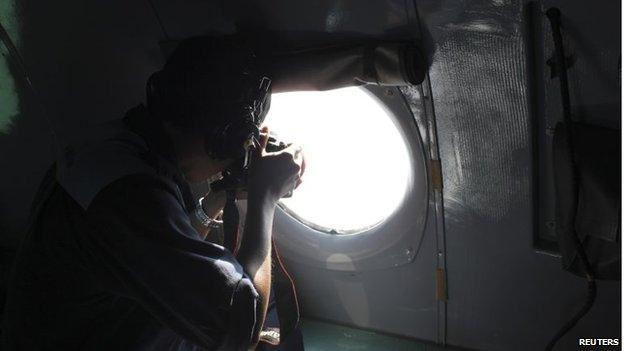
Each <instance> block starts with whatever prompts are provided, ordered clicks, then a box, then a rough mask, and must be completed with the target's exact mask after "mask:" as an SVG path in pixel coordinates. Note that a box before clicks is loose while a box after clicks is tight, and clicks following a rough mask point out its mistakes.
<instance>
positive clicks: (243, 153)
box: [146, 53, 271, 167]
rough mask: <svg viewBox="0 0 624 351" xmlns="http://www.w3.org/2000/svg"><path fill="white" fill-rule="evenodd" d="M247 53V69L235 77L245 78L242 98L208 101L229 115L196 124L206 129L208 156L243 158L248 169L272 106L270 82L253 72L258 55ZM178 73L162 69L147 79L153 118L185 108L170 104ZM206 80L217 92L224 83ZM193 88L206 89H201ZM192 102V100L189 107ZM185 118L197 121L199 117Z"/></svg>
mask: <svg viewBox="0 0 624 351" xmlns="http://www.w3.org/2000/svg"><path fill="white" fill-rule="evenodd" d="M247 54H248V56H249V57H246V58H245V67H242V69H241V76H240V77H233V78H241V77H242V80H241V81H242V82H243V83H241V84H240V86H241V89H242V90H243V91H242V94H241V95H240V97H238V98H233V99H230V100H226V101H218V100H217V99H212V100H214V101H209V102H208V103H209V104H212V106H214V108H211V111H213V113H218V114H224V115H226V116H224V117H222V118H214V120H213V121H211V120H210V116H206V120H207V123H198V124H197V127H198V128H202V129H205V131H201V130H200V132H203V133H205V139H204V147H205V151H206V153H207V154H208V155H210V156H211V157H213V158H216V159H236V160H239V159H242V160H243V162H244V167H247V166H248V162H249V156H250V152H251V151H252V149H253V146H254V145H255V144H254V139H255V140H257V139H258V138H259V135H260V130H259V127H260V124H261V123H262V122H263V121H264V118H265V117H266V114H267V113H268V111H269V108H270V105H271V79H270V78H268V77H267V76H264V75H261V74H257V72H256V71H257V70H256V69H254V68H255V62H254V61H255V55H254V54H253V53H247ZM223 64H224V65H227V64H228V62H223ZM176 73H177V72H176V71H175V70H172V69H168V68H167V66H165V68H164V69H163V70H161V71H158V72H155V73H154V74H152V75H151V76H150V78H149V79H148V82H147V91H146V95H147V105H148V108H149V110H150V113H151V114H152V115H156V116H158V115H161V116H162V115H163V114H171V113H179V112H178V111H175V110H174V109H175V108H179V109H182V110H184V106H175V107H173V106H170V105H168V104H167V101H168V99H167V96H166V94H167V93H168V92H167V91H166V89H167V85H170V84H172V82H173V79H174V78H175V76H174V75H175V74H176ZM204 81H205V84H206V90H209V89H208V85H212V86H211V88H212V89H214V85H215V84H224V83H221V82H218V81H216V79H212V77H206V79H204V80H203V81H202V84H204ZM178 83H179V82H178ZM193 88H195V89H203V87H202V86H197V87H193ZM187 89H188V88H187ZM183 90H184V89H183ZM187 91H188V90H187ZM183 100H184V97H182V98H181V99H179V101H177V102H176V104H178V105H183V104H184V102H183ZM192 103H193V102H192V101H189V104H192ZM191 113H193V112H191ZM184 117H186V118H193V120H198V119H197V118H196V117H188V116H183V118H184Z"/></svg>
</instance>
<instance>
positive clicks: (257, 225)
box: [237, 196, 275, 338]
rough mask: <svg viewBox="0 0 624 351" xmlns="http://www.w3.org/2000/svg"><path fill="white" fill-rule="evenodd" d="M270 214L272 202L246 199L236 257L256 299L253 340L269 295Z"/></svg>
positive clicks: (263, 199)
mask: <svg viewBox="0 0 624 351" xmlns="http://www.w3.org/2000/svg"><path fill="white" fill-rule="evenodd" d="M274 213H275V201H270V200H268V199H267V197H262V196H257V197H256V196H252V197H250V198H249V200H248V205H247V215H246V222H245V231H244V233H243V239H242V241H241V245H240V249H239V252H238V257H237V259H238V261H239V263H240V264H241V266H242V267H243V269H244V270H245V272H247V274H248V275H249V277H250V278H251V279H252V281H253V283H254V286H255V288H256V291H257V292H258V295H259V296H260V303H259V304H258V310H257V311H256V313H257V317H258V318H257V321H258V323H257V325H256V330H255V334H254V335H255V336H256V338H257V336H258V335H259V333H260V330H261V328H262V323H263V322H264V317H265V315H266V310H267V306H268V303H269V296H270V292H271V233H272V230H273V216H274Z"/></svg>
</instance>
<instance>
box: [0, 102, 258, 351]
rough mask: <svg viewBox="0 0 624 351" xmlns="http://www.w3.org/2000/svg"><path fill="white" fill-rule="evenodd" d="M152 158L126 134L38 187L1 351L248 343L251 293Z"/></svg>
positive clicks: (140, 141)
mask: <svg viewBox="0 0 624 351" xmlns="http://www.w3.org/2000/svg"><path fill="white" fill-rule="evenodd" d="M135 112H141V113H144V111H143V110H141V109H139V110H138V111H135ZM148 134H149V133H148ZM120 135H121V136H120ZM146 139H148V140H147V141H148V142H144V141H145V140H146ZM154 149H156V150H157V149H158V148H153V147H151V146H150V143H149V137H147V138H146V137H145V136H139V135H138V134H136V133H133V132H129V131H128V130H127V129H126V130H123V131H122V133H121V134H118V135H116V136H114V137H111V138H105V139H104V140H103V141H100V142H98V143H96V145H95V146H91V147H89V148H87V151H86V152H82V151H79V152H78V153H77V154H76V155H77V156H76V155H75V156H74V157H71V158H72V161H71V162H69V163H71V165H69V166H67V165H64V166H58V167H63V168H64V169H65V171H63V170H58V169H57V170H56V171H52V172H50V174H49V175H48V176H47V177H46V179H45V180H44V183H43V184H42V186H41V188H40V191H39V194H38V195H37V199H36V200H35V204H36V206H35V207H36V209H35V210H34V212H33V213H34V217H33V220H32V224H31V228H30V230H29V232H28V234H27V235H26V236H25V237H24V239H23V241H22V244H21V246H20V248H19V250H18V254H17V256H16V259H15V264H14V269H13V273H12V276H11V280H10V283H9V290H8V294H7V304H6V307H5V316H4V323H3V327H2V339H3V348H2V349H3V350H195V349H207V350H213V349H227V350H230V349H239V348H244V347H246V346H247V345H248V344H249V342H250V339H251V337H252V333H253V329H254V325H255V322H256V321H255V310H256V303H257V299H258V295H257V293H256V291H255V289H254V287H253V284H252V283H251V281H250V279H249V278H248V277H247V276H246V274H245V273H244V272H243V269H242V267H241V266H240V264H239V263H238V262H237V261H236V259H235V258H234V257H233V255H232V254H231V253H230V252H229V251H228V250H226V249H224V248H223V247H222V246H219V245H215V244H211V243H208V242H205V241H202V240H201V239H200V236H199V234H198V233H197V232H196V231H195V229H194V228H193V227H192V226H191V223H190V220H189V216H188V212H189V208H188V202H185V196H184V194H185V193H186V189H187V188H186V186H187V185H186V184H184V182H183V181H181V180H180V174H179V173H178V172H177V170H176V169H175V167H172V164H171V163H170V162H168V161H167V160H166V159H164V158H162V157H160V156H159V155H157V154H155V153H154V152H153V151H154ZM155 155H156V156H155ZM54 173H57V174H58V176H55V175H54ZM226 343H227V344H228V345H229V346H225V344H226Z"/></svg>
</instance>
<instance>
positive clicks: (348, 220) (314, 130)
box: [265, 87, 411, 234]
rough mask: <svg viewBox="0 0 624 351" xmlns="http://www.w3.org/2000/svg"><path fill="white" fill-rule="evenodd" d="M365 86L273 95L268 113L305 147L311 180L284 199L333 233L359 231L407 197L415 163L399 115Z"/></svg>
mask: <svg viewBox="0 0 624 351" xmlns="http://www.w3.org/2000/svg"><path fill="white" fill-rule="evenodd" d="M390 113H391V112H389V110H387V109H386V108H385V107H384V106H383V105H382V104H381V103H380V102H379V100H378V99H377V98H376V97H374V96H372V95H371V94H370V93H369V92H367V91H365V90H364V89H361V88H357V87H351V88H343V89H337V90H331V91H324V92H291V93H280V94H273V97H272V102H271V110H270V112H269V114H268V116H267V118H266V120H265V122H266V124H267V125H268V126H269V127H270V128H271V130H272V131H274V132H276V133H277V134H278V135H279V136H280V137H282V138H283V139H285V140H287V141H293V142H296V143H298V144H300V145H301V146H302V147H303V150H304V154H305V157H306V163H307V167H306V174H305V176H304V183H303V184H302V185H301V186H300V187H299V188H298V189H297V191H295V193H294V195H293V196H292V198H288V199H282V200H281V204H280V206H281V207H282V208H283V209H284V210H285V211H286V212H288V213H289V214H290V215H292V216H293V217H295V218H296V219H298V220H299V221H300V222H302V223H304V224H306V225H308V226H310V227H312V228H314V229H317V230H321V231H324V232H328V233H334V234H354V233H359V232H362V231H365V230H367V229H370V228H372V227H374V226H376V225H378V224H380V223H382V222H383V221H384V220H385V219H387V218H388V217H389V216H390V215H391V214H392V213H394V212H395V211H396V210H397V208H398V207H399V206H400V205H401V204H402V202H403V201H404V198H405V194H406V191H407V188H408V182H409V179H410V171H411V163H410V160H409V156H408V154H409V152H408V149H407V145H406V142H405V140H404V139H403V136H402V134H401V133H400V131H399V129H398V127H397V125H396V123H395V119H394V118H392V116H391V115H390Z"/></svg>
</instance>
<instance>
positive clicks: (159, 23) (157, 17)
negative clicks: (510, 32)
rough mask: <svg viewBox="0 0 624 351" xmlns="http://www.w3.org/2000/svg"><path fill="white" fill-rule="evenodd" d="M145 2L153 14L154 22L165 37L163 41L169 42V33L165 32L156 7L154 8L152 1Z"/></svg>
mask: <svg viewBox="0 0 624 351" xmlns="http://www.w3.org/2000/svg"><path fill="white" fill-rule="evenodd" d="M147 2H148V3H149V5H150V7H151V8H152V11H153V12H154V16H155V17H156V21H157V22H158V25H159V26H160V30H161V31H162V32H163V34H164V35H165V39H166V40H170V39H171V38H170V37H169V33H167V30H166V29H165V25H164V24H163V22H162V19H161V18H160V14H159V13H158V10H157V9H156V6H154V3H153V2H152V0H147Z"/></svg>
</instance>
